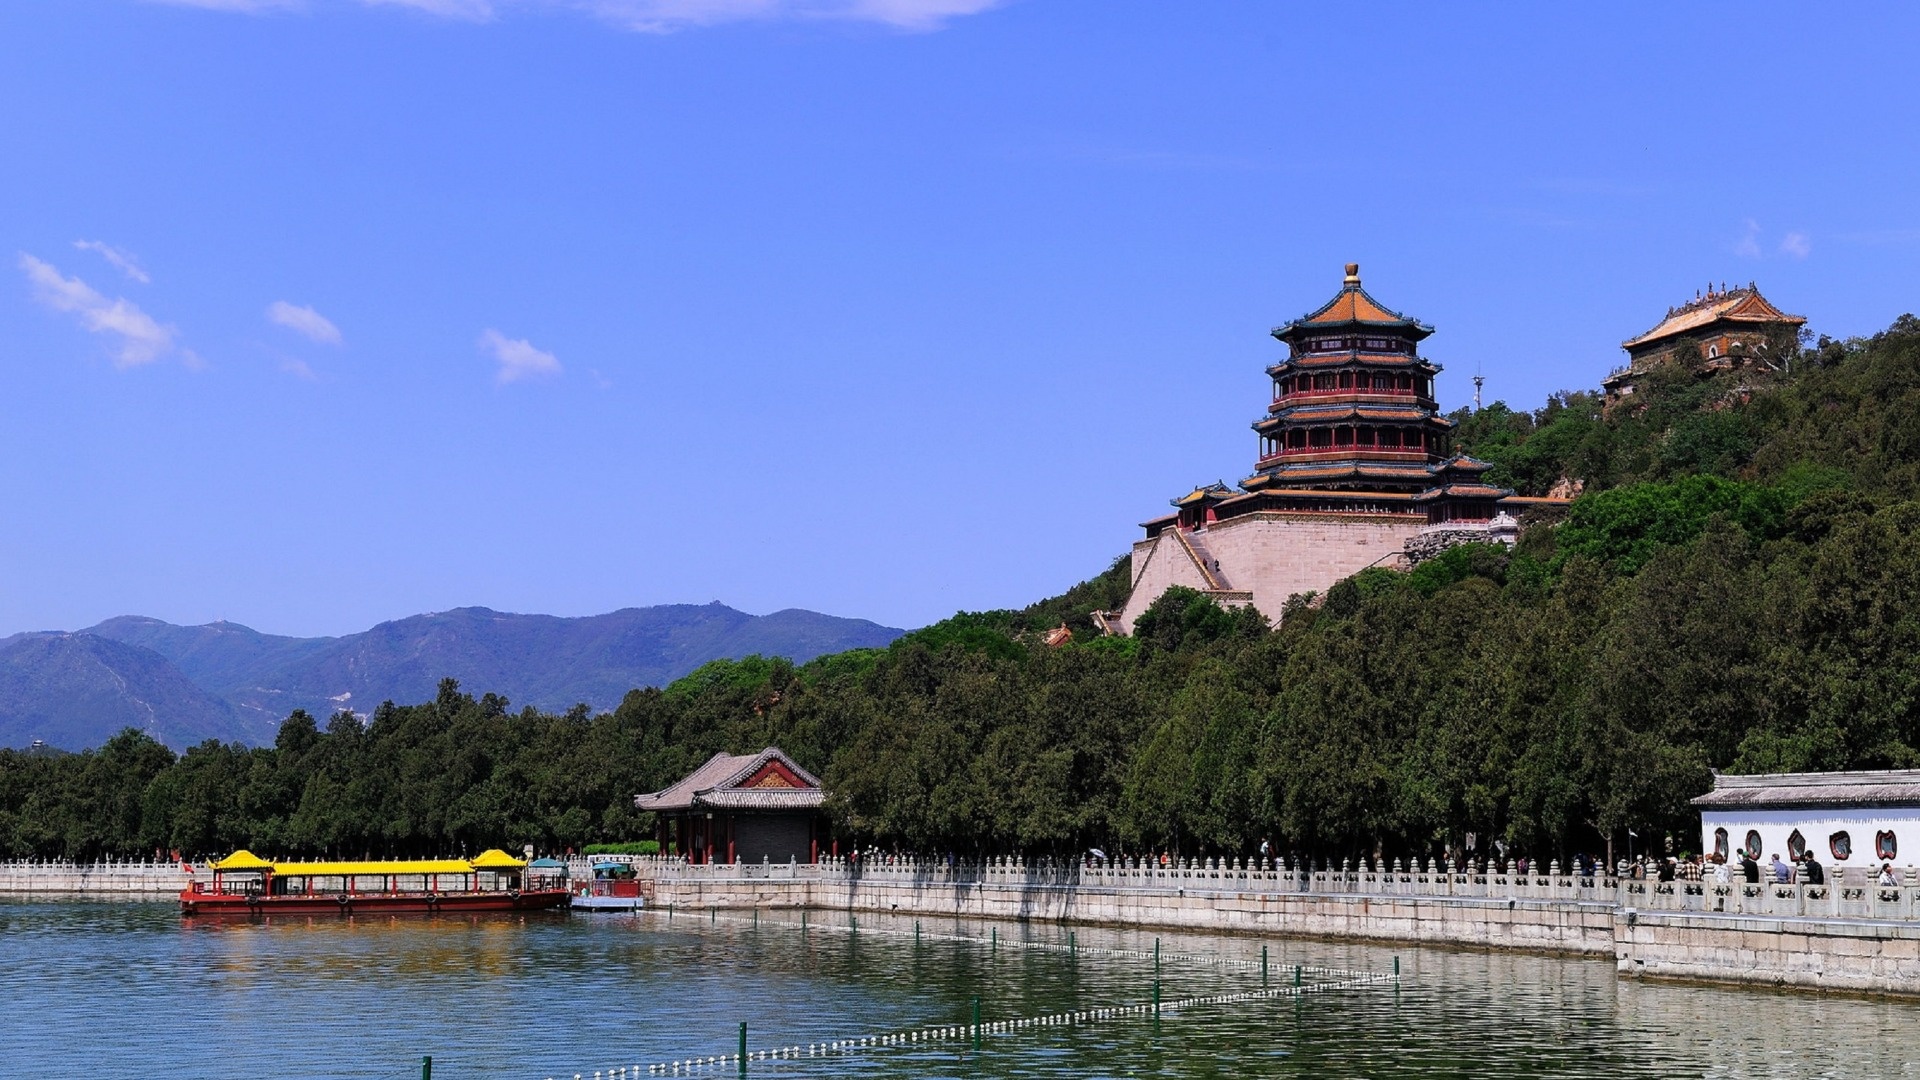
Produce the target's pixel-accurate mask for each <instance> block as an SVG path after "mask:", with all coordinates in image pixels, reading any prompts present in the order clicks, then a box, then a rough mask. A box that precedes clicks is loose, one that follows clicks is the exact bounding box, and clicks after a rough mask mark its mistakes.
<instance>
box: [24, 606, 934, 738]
mask: <svg viewBox="0 0 1920 1080" xmlns="http://www.w3.org/2000/svg"><path fill="white" fill-rule="evenodd" d="M901 633H902V631H900V630H895V629H892V628H890V627H885V626H880V625H879V624H877V623H871V622H868V621H866V620H864V619H841V618H835V617H833V616H830V615H821V614H818V613H816V612H812V611H801V610H798V609H790V610H787V611H776V612H774V613H773V614H771V615H758V616H756V615H748V614H745V613H744V612H739V611H735V610H734V609H732V608H730V607H727V606H726V605H724V604H718V603H715V604H705V605H695V604H671V605H664V606H660V607H648V608H624V609H622V610H620V611H615V612H611V613H609V614H606V615H592V616H587V617H584V618H557V617H555V616H551V615H513V614H508V613H505V612H499V611H491V610H489V609H487V608H457V609H455V610H453V611H444V612H439V613H436V614H432V615H415V616H412V617H410V618H405V619H398V620H395V621H393V622H387V623H381V624H380V625H379V626H376V627H374V628H373V629H371V630H368V631H365V632H363V633H359V634H349V635H347V636H345V637H337V638H328V637H320V638H296V637H280V636H276V635H272V634H262V633H260V632H258V631H255V630H252V629H249V628H248V627H245V626H241V625H239V624H237V623H228V622H218V623H209V624H207V625H205V626H176V625H174V624H172V623H168V622H163V621H161V620H159V619H149V618H141V617H138V616H123V617H120V618H115V619H108V620H107V621H106V622H103V623H101V624H99V625H98V626H94V627H90V628H88V629H87V630H84V631H81V632H79V633H76V634H43V635H20V636H18V637H16V638H10V639H7V640H6V641H5V642H0V646H4V647H7V648H8V649H12V648H20V647H22V646H21V645H20V644H19V643H21V642H23V641H25V640H27V639H49V640H51V639H59V640H60V641H62V642H63V643H64V644H62V645H60V646H58V647H57V648H56V647H55V646H51V645H46V644H42V645H40V646H38V647H39V648H40V649H41V650H42V652H40V653H33V654H29V653H23V654H22V655H21V657H20V659H19V661H18V663H16V664H15V665H13V666H12V667H10V668H8V670H9V671H12V672H16V673H17V677H18V679H19V680H20V681H19V685H18V687H17V688H15V687H14V684H13V683H4V684H0V686H3V687H4V688H5V689H4V691H3V692H4V694H7V695H14V696H0V743H4V744H5V745H14V746H19V745H25V742H26V741H28V740H31V739H34V738H40V739H45V740H46V741H47V742H48V743H51V744H53V745H55V746H60V747H63V748H68V749H79V748H81V747H84V746H94V745H98V744H99V742H100V740H101V738H103V737H104V736H96V735H95V734H93V733H95V732H97V731H98V730H100V729H101V728H102V727H105V728H107V730H106V734H107V735H111V734H112V733H113V732H114V731H117V730H118V729H119V727H120V726H124V724H120V723H115V722H114V721H117V720H119V719H120V718H122V717H131V716H135V715H137V712H138V710H137V707H135V706H132V705H123V706H119V707H117V708H116V709H113V710H108V709H106V707H105V705H104V704H102V705H100V706H99V707H98V708H97V709H96V707H95V705H93V704H88V705H86V706H85V707H84V708H83V707H82V706H81V704H80V703H81V702H82V701H83V700H84V701H86V702H88V703H93V702H96V701H97V702H101V703H105V702H108V701H117V700H119V699H118V698H115V697H114V694H115V693H117V692H119V691H115V690H114V689H113V688H114V687H115V686H117V685H120V684H125V685H126V686H128V687H138V688H141V689H142V691H143V692H142V693H133V692H132V691H131V690H129V691H127V692H126V693H127V695H129V696H128V700H129V701H134V700H138V701H145V702H154V703H156V704H155V705H154V707H155V709H156V710H157V714H156V715H157V718H156V719H155V720H154V721H153V724H151V725H150V724H149V723H148V722H147V721H145V720H128V721H126V722H128V723H134V725H135V726H137V727H142V728H145V729H149V730H152V731H153V732H154V733H155V737H157V738H161V739H162V740H163V741H165V742H167V743H168V744H169V745H173V746H175V747H176V748H177V747H180V746H184V745H189V744H191V743H193V742H197V741H199V740H200V739H202V738H205V737H206V736H207V735H208V734H216V735H218V736H219V737H220V738H223V739H239V740H241V741H244V742H249V743H262V742H267V741H270V740H271V739H272V738H273V735H274V732H275V731H277V730H278V726H279V723H280V721H281V720H283V719H285V718H286V716H287V714H288V713H290V712H292V711H293V710H294V709H306V710H307V711H308V712H311V713H313V714H314V715H315V716H317V717H320V718H321V719H322V720H323V721H324V719H325V717H326V716H327V715H328V714H330V713H332V712H333V711H335V710H337V709H342V708H350V709H353V710H354V711H356V712H361V713H366V712H370V711H371V710H372V709H373V708H374V706H376V705H378V704H379V703H380V702H382V701H386V700H393V701H408V702H415V701H426V700H429V699H431V698H432V697H433V695H434V692H435V690H436V689H437V688H438V686H439V683H440V680H441V679H443V678H447V677H449V676H451V677H453V678H456V679H459V680H460V683H461V685H462V686H463V687H466V688H467V689H469V690H471V691H473V692H475V693H481V692H492V693H497V694H500V695H502V696H504V697H506V698H507V699H508V700H509V701H511V702H512V703H513V704H514V705H515V706H516V707H518V706H523V705H534V706H538V707H540V708H544V709H552V710H562V709H566V708H569V707H571V706H573V705H574V704H576V703H580V702H585V703H586V704H588V705H590V706H593V707H594V708H596V709H610V708H612V707H613V706H615V705H617V704H619V702H620V699H621V698H622V697H623V696H625V694H626V693H627V691H629V690H631V689H634V688H635V687H641V686H663V685H665V684H667V683H669V682H672V681H673V680H674V679H677V678H679V677H681V676H682V675H685V674H687V673H688V672H690V671H692V670H693V669H695V668H697V667H699V666H700V665H701V664H704V663H706V662H707V661H709V660H715V659H719V658H722V657H727V658H738V657H742V656H746V655H749V654H752V653H760V654H762V655H767V656H785V657H788V658H789V659H792V660H794V661H796V662H799V663H805V662H806V661H808V660H811V659H813V658H814V657H816V656H820V655H822V654H825V653H831V652H840V651H843V650H846V649H855V648H867V647H879V646H884V645H886V644H888V643H890V642H891V641H893V639H895V638H897V637H899V636H900V634H901ZM87 642H94V643H97V645H96V646H91V647H89V646H86V644H85V643H87ZM110 645H111V646H114V647H115V648H113V649H110V648H108V646H110ZM89 648H91V652H89V651H88V649H89ZM60 650H65V652H64V653H61V657H62V658H58V659H57V658H56V656H55V653H56V652H59V651H60ZM66 653H72V654H74V655H73V656H71V657H69V656H66V655H65V654H66ZM81 654H85V655H88V656H91V657H93V658H94V659H93V660H92V661H90V662H91V664H92V666H91V667H88V666H86V665H84V664H82V663H81V662H80V660H79V659H78V657H79V656H80V655H81ZM4 656H5V654H4V653H0V662H4ZM33 656H38V657H41V660H39V661H35V660H34V659H32V657H33ZM37 662H44V663H45V664H47V665H50V666H49V667H48V670H47V671H45V672H38V673H36V671H37V669H36V667H35V664H36V663H37ZM156 662H157V663H156ZM121 664H125V665H127V669H126V670H121V667H120V666H119V665H121ZM162 669H165V670H166V671H170V672H171V673H172V674H173V676H174V678H173V679H172V681H167V680H166V679H165V677H164V675H163V671H162ZM55 671H61V672H67V673H68V674H66V675H64V676H62V677H63V678H65V679H66V680H67V681H66V682H64V683H60V684H59V686H60V691H59V693H58V694H56V693H55V692H54V691H53V689H52V688H53V686H54V683H53V682H51V681H49V680H51V679H52V678H53V674H52V673H53V672H55ZM42 686H44V687H46V688H47V690H48V695H49V696H45V697H36V696H35V694H36V692H37V691H36V690H35V688H36V687H42ZM163 687H164V688H169V689H167V691H166V692H165V693H163V692H162V690H163ZM188 689H190V690H193V691H197V692H198V697H197V698H194V699H193V701H192V703H190V702H189V698H188V696H187V695H186V694H185V690H188ZM82 691H84V692H82ZM61 695H64V697H65V700H64V703H63V699H62V696H61ZM168 695H171V696H168ZM16 697H17V704H15V705H13V706H11V707H12V708H14V710H15V711H14V712H7V711H4V710H5V709H6V708H8V707H9V706H8V705H7V704H6V703H12V702H15V700H16ZM158 702H168V703H173V704H170V705H169V706H167V707H165V708H163V707H162V706H161V705H159V704H158ZM208 702H210V703H211V704H210V705H209V704H207V703H208ZM167 708H178V709H180V710H181V713H180V715H179V717H178V718H177V719H171V718H170V714H169V713H168V712H167ZM222 710H224V711H222ZM16 713H17V714H18V715H20V716H23V717H26V716H32V717H39V718H40V719H38V720H35V721H34V722H33V723H32V724H25V725H16V724H15V723H13V722H11V721H8V720H6V719H4V718H5V717H10V716H13V715H15V714H16ZM96 713H97V717H96ZM62 716H70V717H71V718H72V720H71V723H70V724H68V725H66V726H65V727H63V724H62V722H61V721H60V719H59V718H60V717H62ZM69 728H70V729H71V730H69ZM29 729H31V733H29ZM49 733H50V734H51V736H52V737H50V734H49Z"/></svg>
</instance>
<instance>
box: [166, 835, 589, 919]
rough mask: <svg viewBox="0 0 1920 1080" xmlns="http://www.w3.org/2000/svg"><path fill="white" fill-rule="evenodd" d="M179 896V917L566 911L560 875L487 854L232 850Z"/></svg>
mask: <svg viewBox="0 0 1920 1080" xmlns="http://www.w3.org/2000/svg"><path fill="white" fill-rule="evenodd" d="M207 869H208V870H210V871H211V872H212V875H213V880H212V881H198V880H196V881H194V882H193V883H192V884H190V885H188V886H187V887H186V888H185V889H182V890H181V891H180V912H181V914H183V915H280V914H288V915H316V914H339V915H386V914H396V915H397V914H431V913H434V912H440V913H445V914H449V915H451V914H464V913H467V912H475V911H529V910H534V909H539V908H555V907H565V906H566V905H567V901H568V898H569V890H568V889H567V879H566V870H565V868H564V867H563V868H562V869H561V870H560V871H559V872H557V873H555V872H551V871H547V870H542V869H529V867H528V866H527V864H526V863H525V862H523V861H522V860H520V859H516V858H514V857H513V856H511V855H509V854H507V853H506V852H504V851H500V850H497V849H495V850H491V851H486V852H483V853H482V854H480V855H478V856H476V857H474V858H472V859H412V860H398V861H386V862H269V861H267V860H266V859H262V858H260V857H258V856H256V855H254V854H253V853H252V852H250V851H245V850H242V851H236V852H234V853H233V854H231V855H229V856H227V857H226V858H224V859H221V860H220V861H219V862H216V863H214V864H212V865H211V866H209V867H208V868H207Z"/></svg>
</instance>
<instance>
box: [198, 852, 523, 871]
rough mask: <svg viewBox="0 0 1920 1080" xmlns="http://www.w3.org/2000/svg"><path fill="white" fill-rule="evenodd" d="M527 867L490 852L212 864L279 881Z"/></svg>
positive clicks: (240, 857)
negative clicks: (468, 856)
mask: <svg viewBox="0 0 1920 1080" xmlns="http://www.w3.org/2000/svg"><path fill="white" fill-rule="evenodd" d="M526 865H527V864H526V863H525V862H524V861H523V860H520V859H516V858H514V857H513V856H511V855H509V854H507V853H506V852H504V851H501V850H500V849H499V848H492V849H490V850H487V851H483V852H481V853H480V854H479V855H476V856H475V857H473V858H472V859H390V860H385V861H379V862H373V861H365V862H268V861H267V860H265V859H263V858H261V857H260V856H258V855H255V854H254V853H253V852H251V851H247V850H244V849H243V850H240V851H236V852H234V853H233V854H231V855H229V856H227V857H226V858H224V859H221V860H220V861H219V862H217V863H214V864H213V868H214V869H215V870H222V871H233V870H271V871H273V872H274V874H275V875H276V876H279V877H346V876H348V875H359V874H370V875H381V874H393V875H400V874H471V873H473V872H474V871H476V870H519V869H521V868H523V867H525V866H526Z"/></svg>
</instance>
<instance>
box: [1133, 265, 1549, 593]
mask: <svg viewBox="0 0 1920 1080" xmlns="http://www.w3.org/2000/svg"><path fill="white" fill-rule="evenodd" d="M1432 333H1433V327H1431V326H1428V325H1426V324H1425V323H1422V322H1420V321H1418V320H1416V319H1413V318H1411V317H1409V316H1406V315H1402V314H1400V313H1399V312H1397V311H1394V310H1393V309H1391V308H1389V307H1387V306H1386V305H1384V304H1382V303H1380V302H1379V301H1378V300H1375V299H1374V298H1373V297H1372V296H1371V295H1369V294H1368V293H1367V291H1366V290H1365V289H1364V288H1362V287H1361V285H1360V267H1359V266H1358V265H1356V264H1354V263H1348V264H1347V274H1346V280H1345V281H1344V282H1343V283H1342V284H1341V287H1340V291H1339V292H1338V293H1337V294H1335V295H1334V297H1333V299H1332V300H1330V301H1328V302H1327V303H1325V304H1323V305H1321V306H1320V307H1319V308H1318V309H1316V310H1315V311H1313V312H1311V313H1310V314H1307V315H1303V316H1301V317H1300V318H1298V319H1295V320H1294V321H1292V322H1290V323H1286V324H1285V325H1283V326H1279V327H1275V328H1274V330H1273V336H1274V337H1275V338H1277V339H1279V340H1280V342H1281V343H1283V344H1284V345H1286V347H1287V355H1286V356H1285V357H1283V358H1282V359H1281V360H1280V361H1279V362H1278V363H1276V364H1274V365H1272V366H1271V367H1269V368H1267V375H1268V376H1269V377H1270V378H1271V380H1272V388H1273V394H1272V398H1271V400H1270V402H1269V403H1268V405H1267V411H1266V414H1265V415H1263V416H1261V417H1260V418H1259V419H1258V420H1256V421H1254V424H1253V428H1254V431H1255V433H1256V434H1257V435H1258V437H1259V440H1260V451H1259V458H1258V460H1257V461H1255V463H1254V473H1253V475H1252V476H1249V477H1247V478H1246V479H1245V480H1242V481H1241V482H1240V485H1239V488H1238V489H1237V490H1236V489H1234V488H1230V487H1228V486H1227V485H1225V484H1212V485H1208V486H1206V487H1202V488H1197V489H1195V490H1194V491H1193V492H1192V493H1190V494H1188V495H1185V496H1183V497H1181V498H1179V499H1175V500H1174V503H1173V505H1174V508H1175V510H1174V513H1172V514H1168V515H1166V516H1165V517H1160V518H1155V519H1153V520H1152V521H1148V522H1145V523H1143V527H1144V528H1145V529H1146V533H1147V535H1146V538H1145V539H1143V540H1141V541H1139V542H1137V543H1136V544H1134V548H1133V578H1134V584H1133V593H1132V595H1131V596H1130V597H1129V599H1128V601H1127V603H1126V606H1125V607H1124V608H1122V609H1121V610H1120V611H1119V612H1117V613H1115V617H1114V618H1113V619H1111V620H1110V625H1113V626H1114V627H1115V628H1117V629H1119V630H1122V631H1126V630H1129V629H1131V627H1132V625H1133V620H1134V619H1135V618H1137V617H1138V616H1139V614H1140V613H1141V612H1142V611H1145V610H1146V608H1147V606H1148V605H1149V604H1151V603H1152V602H1153V601H1154V599H1155V598H1157V597H1158V596H1159V595H1160V594H1161V593H1163V592H1165V591H1166V590H1167V589H1168V588H1170V587H1172V586H1174V585H1184V586H1187V587H1189V588H1193V589H1198V590H1199V591H1201V592H1204V593H1206V594H1208V595H1210V596H1212V597H1213V598H1215V599H1216V600H1218V601H1220V602H1221V603H1224V604H1252V605H1253V606H1254V607H1257V608H1259V609H1260V611H1261V612H1262V613H1263V614H1265V615H1267V616H1268V617H1269V618H1276V617H1278V616H1279V614H1280V611H1281V608H1282V607H1283V606H1284V605H1285V604H1286V602H1287V600H1288V598H1289V597H1291V596H1294V595H1297V594H1301V593H1316V592H1324V591H1325V590H1326V589H1328V588H1329V587H1331V586H1332V585H1333V584H1334V583H1335V582H1337V581H1339V580H1340V579H1341V578H1344V577H1347V576H1349V575H1352V574H1354V573H1357V572H1358V571H1360V570H1362V569H1365V568H1366V567H1368V566H1372V565H1376V564H1381V565H1396V564H1399V565H1404V563H1405V562H1406V561H1408V560H1409V557H1410V556H1411V557H1413V558H1418V557H1420V556H1421V555H1424V554H1429V553H1431V552H1432V551H1436V550H1439V549H1440V548H1442V547H1444V546H1446V545H1447V544H1449V543H1455V542H1460V541H1462V540H1474V539H1478V540H1483V541H1495V542H1505V543H1511V542H1512V541H1513V538H1514V537H1515V536H1516V535H1517V534H1518V526H1517V522H1516V520H1515V518H1514V517H1513V516H1512V514H1511V513H1507V512H1505V511H1511V510H1517V509H1519V508H1520V506H1521V505H1522V504H1527V503H1534V502H1544V501H1558V500H1536V499H1519V498H1516V497H1515V496H1514V494H1513V492H1512V491H1510V490H1507V489H1505V488H1500V487H1495V486H1493V485H1491V484H1489V483H1487V482H1486V481H1485V479H1484V477H1483V474H1484V473H1485V472H1486V471H1487V469H1488V468H1489V467H1490V466H1488V465H1487V463H1486V462H1482V461H1476V460H1474V459H1473V458H1469V457H1465V456H1449V453H1448V441H1449V434H1450V432H1451V430H1452V427H1453V425H1452V423H1451V422H1450V421H1448V420H1447V419H1446V418H1445V417H1443V416H1441V415H1440V410H1439V405H1438V403H1437V401H1436V400H1435V398H1434V377H1435V376H1436V375H1438V374H1439V372H1440V366H1439V365H1438V364H1435V363H1433V362H1431V361H1429V360H1427V359H1425V358H1424V357H1422V356H1421V355H1420V343H1421V342H1422V341H1424V340H1425V339H1426V338H1427V337H1428V336H1429V335H1431V334H1432Z"/></svg>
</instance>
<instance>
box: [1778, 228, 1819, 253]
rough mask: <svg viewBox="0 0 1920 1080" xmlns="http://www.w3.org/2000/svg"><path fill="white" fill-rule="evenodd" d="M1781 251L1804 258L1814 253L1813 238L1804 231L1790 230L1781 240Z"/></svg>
mask: <svg viewBox="0 0 1920 1080" xmlns="http://www.w3.org/2000/svg"><path fill="white" fill-rule="evenodd" d="M1780 253H1781V254H1782V255H1791V256H1793V257H1794V258H1796V259H1804V258H1806V257H1807V256H1808V255H1810V254H1812V253H1813V240H1812V239H1811V238H1810V237H1808V236H1807V234H1806V233H1803V232H1790V233H1788V234H1787V235H1786V236H1785V237H1783V238H1781V240H1780Z"/></svg>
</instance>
